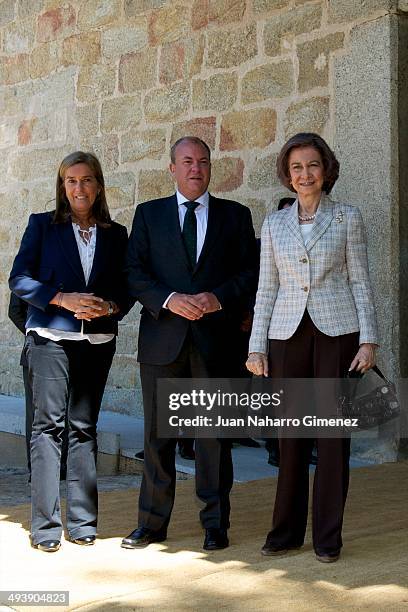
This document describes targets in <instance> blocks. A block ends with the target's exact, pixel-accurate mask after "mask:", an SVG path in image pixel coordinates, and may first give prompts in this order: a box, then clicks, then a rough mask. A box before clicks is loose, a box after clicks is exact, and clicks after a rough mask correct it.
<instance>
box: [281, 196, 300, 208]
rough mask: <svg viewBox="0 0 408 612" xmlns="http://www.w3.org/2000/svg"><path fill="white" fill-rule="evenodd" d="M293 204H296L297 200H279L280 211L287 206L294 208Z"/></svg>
mask: <svg viewBox="0 0 408 612" xmlns="http://www.w3.org/2000/svg"><path fill="white" fill-rule="evenodd" d="M293 202H296V198H281V199H280V200H279V204H278V210H282V208H284V207H285V206H286V204H289V206H292V204H293Z"/></svg>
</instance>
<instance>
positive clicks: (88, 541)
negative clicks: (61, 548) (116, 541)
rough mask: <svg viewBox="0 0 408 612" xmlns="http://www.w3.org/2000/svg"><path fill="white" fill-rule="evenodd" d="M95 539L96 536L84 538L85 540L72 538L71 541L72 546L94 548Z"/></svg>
mask: <svg viewBox="0 0 408 612" xmlns="http://www.w3.org/2000/svg"><path fill="white" fill-rule="evenodd" d="M95 539H96V536H94V535H89V536H84V537H83V538H70V540H69V541H70V542H72V544H79V545H80V546H92V545H93V544H95Z"/></svg>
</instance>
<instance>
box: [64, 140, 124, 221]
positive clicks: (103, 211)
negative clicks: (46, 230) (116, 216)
mask: <svg viewBox="0 0 408 612" xmlns="http://www.w3.org/2000/svg"><path fill="white" fill-rule="evenodd" d="M75 164H87V166H89V167H90V169H91V170H92V172H93V173H94V175H95V178H96V180H97V182H98V185H99V193H98V195H97V196H96V199H95V202H94V203H93V206H92V215H93V216H94V218H95V221H96V223H97V225H100V226H101V227H109V226H110V224H111V222H112V219H111V216H110V214H109V208H108V203H107V201H106V194H105V179H104V178H103V172H102V168H101V164H100V163H99V160H98V158H97V157H96V156H95V155H94V154H93V153H84V152H83V151H75V152H74V153H70V154H69V155H67V156H66V157H64V159H63V160H62V162H61V164H60V167H59V168H58V174H57V184H56V190H55V202H56V206H55V213H54V219H53V222H54V223H65V221H68V219H69V217H70V215H71V206H70V204H69V202H68V199H67V196H66V194H65V186H64V179H65V173H66V171H67V170H68V168H70V167H71V166H75Z"/></svg>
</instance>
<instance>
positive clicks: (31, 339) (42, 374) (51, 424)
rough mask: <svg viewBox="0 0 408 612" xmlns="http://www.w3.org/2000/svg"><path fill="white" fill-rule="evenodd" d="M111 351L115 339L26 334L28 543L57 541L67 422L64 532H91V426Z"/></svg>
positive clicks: (93, 431) (73, 534) (93, 498)
mask: <svg viewBox="0 0 408 612" xmlns="http://www.w3.org/2000/svg"><path fill="white" fill-rule="evenodd" d="M114 353H115V340H112V341H110V342H107V343H104V344H91V343H90V342H88V340H80V341H73V340H61V341H59V342H54V341H53V340H48V339H46V338H42V337H40V336H38V335H37V334H36V333H33V332H30V334H29V335H28V337H27V359H28V368H29V375H30V378H31V383H32V393H33V407H34V422H33V430H32V435H31V510H32V514H31V540H32V543H33V544H38V543H39V542H42V541H44V540H54V539H57V540H60V539H61V534H62V520H61V509H60V495H59V479H60V461H61V447H62V439H63V432H64V429H65V425H66V421H67V422H68V459H67V478H66V480H67V529H68V533H69V536H70V537H71V538H80V537H84V536H88V535H94V534H95V533H96V524H97V509H98V493H97V482H96V456H97V443H96V424H97V420H98V415H99V409H100V405H101V401H102V395H103V391H104V388H105V384H106V380H107V377H108V373H109V369H110V366H111V363H112V359H113V355H114Z"/></svg>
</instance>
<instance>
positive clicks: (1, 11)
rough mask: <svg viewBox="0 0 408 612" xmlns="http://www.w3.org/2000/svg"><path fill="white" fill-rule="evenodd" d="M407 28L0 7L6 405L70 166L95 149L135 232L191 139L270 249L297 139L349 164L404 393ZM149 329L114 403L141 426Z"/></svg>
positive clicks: (72, 5) (307, 1)
mask: <svg viewBox="0 0 408 612" xmlns="http://www.w3.org/2000/svg"><path fill="white" fill-rule="evenodd" d="M407 12H408V5H407V2H406V0H400V1H398V0H364V1H363V0H87V1H86V2H83V1H80V0H63V1H62V0H0V170H1V177H2V180H1V182H0V210H1V217H0V250H1V253H0V255H1V260H0V319H1V328H0V345H1V348H2V350H1V354H0V390H1V392H2V393H6V394H21V393H22V389H23V387H22V377H21V371H20V367H19V357H20V351H21V345H22V338H21V336H20V334H19V332H17V331H16V330H15V329H14V327H13V326H12V324H11V323H10V322H9V321H8V319H7V305H8V298H9V293H8V287H7V277H8V274H9V271H10V267H11V263H12V260H13V257H14V255H15V253H16V250H17V248H18V245H19V242H20V239H21V235H22V232H23V230H24V228H25V226H26V223H27V219H28V215H29V214H30V213H31V212H40V211H44V210H51V209H52V208H53V201H52V199H53V186H54V184H55V178H56V171H57V168H58V165H59V163H60V161H61V159H62V158H63V157H64V156H65V155H66V154H68V153H70V152H72V151H74V150H77V149H83V150H89V151H93V152H94V153H95V154H96V155H97V156H98V157H99V159H100V160H101V162H102V166H103V170H104V173H105V178H106V182H107V196H108V203H109V205H110V209H111V212H112V215H113V217H114V219H116V220H117V221H119V222H121V223H124V224H125V225H126V226H127V227H128V228H130V226H131V221H132V218H133V213H134V207H135V205H137V203H139V202H142V201H144V200H147V199H150V198H154V197H160V196H162V195H166V194H168V193H169V192H171V191H172V190H173V187H174V186H173V182H172V179H171V177H170V175H169V173H168V171H167V166H168V161H169V160H168V153H169V147H170V145H171V143H172V142H174V140H175V139H177V138H178V137H179V136H181V135H184V134H194V135H198V136H200V137H202V138H204V139H205V140H206V142H207V143H208V144H209V146H210V147H211V149H212V151H213V179H212V183H211V185H210V189H211V191H212V192H213V193H215V194H217V195H219V196H222V197H227V198H231V199H236V200H239V201H241V202H243V203H245V204H247V205H249V206H250V208H251V210H252V213H253V219H254V224H255V228H256V232H257V234H258V235H259V233H260V227H261V224H262V221H263V218H264V216H265V214H266V213H267V212H268V211H270V210H273V209H274V208H275V206H276V204H277V200H278V199H279V197H281V196H282V195H287V194H286V192H285V189H283V188H282V187H281V186H280V184H279V183H278V181H277V178H276V170H275V162H276V155H277V152H278V151H279V149H280V147H281V145H282V144H283V142H284V141H285V139H287V138H288V137H289V136H291V135H293V134H294V133H296V132H297V131H300V130H302V131H304V130H312V131H316V132H318V133H320V134H322V135H323V136H324V137H325V138H326V139H327V140H328V142H329V143H330V144H331V145H332V146H333V148H334V150H335V151H336V152H337V153H338V156H339V159H340V162H341V166H342V174H341V179H340V181H339V183H338V186H337V187H336V189H335V192H334V196H335V197H338V198H339V199H342V198H343V199H345V200H346V201H350V202H352V203H355V204H358V205H359V206H360V207H361V209H362V212H363V215H364V217H365V220H366V223H367V230H368V239H369V256H370V265H371V269H372V276H373V282H374V287H375V295H376V300H377V305H378V310H379V319H380V326H381V333H382V345H383V347H384V349H383V352H382V354H381V363H382V364H383V365H384V366H385V369H386V370H387V372H388V373H389V375H390V376H393V377H397V376H398V375H399V374H400V364H402V363H407V347H406V343H405V344H404V343H403V341H402V339H401V337H400V321H401V319H402V313H403V312H406V305H405V304H402V302H401V298H400V292H401V291H402V289H401V283H400V279H401V274H402V273H401V270H400V266H401V257H400V255H401V253H402V251H403V249H404V252H406V248H405V246H404V245H405V242H406V241H401V245H400V241H399V238H398V236H401V235H402V234H403V230H404V228H402V227H401V223H402V222H404V223H406V218H407V215H400V214H399V210H400V209H402V206H403V198H404V197H405V198H406V190H405V191H404V190H402V189H401V188H400V180H399V170H400V168H399V163H400V161H399V160H400V159H401V156H400V157H398V143H399V139H400V134H399V131H398V129H399V128H398V117H399V116H400V118H401V113H403V114H404V111H403V108H404V104H403V101H402V100H401V88H399V87H398V74H401V72H403V70H402V68H401V66H402V65H403V63H404V62H405V65H406V55H407V48H408V45H407V27H406V23H407ZM405 72H406V71H405ZM405 90H406V88H405ZM406 102H407V100H406V99H405V108H406V107H407V104H406ZM404 116H406V111H405V114H404ZM403 124H404V123H403ZM405 125H406V120H405ZM405 157H406V156H405ZM405 175H406V169H405ZM406 205H407V202H406V201H405V206H406ZM406 229H407V228H405V230H406ZM405 233H406V232H405ZM380 257H381V259H380ZM405 291H406V288H405ZM138 315H139V307H137V306H136V307H135V308H134V309H133V311H132V312H131V313H130V314H129V316H128V317H126V319H125V320H124V321H123V322H122V323H121V325H120V336H119V340H118V353H117V356H116V357H115V361H114V365H113V367H112V371H111V375H110V378H109V384H108V389H107V392H106V396H105V406H106V407H108V408H109V409H111V410H117V411H122V412H126V413H129V414H136V413H140V412H141V403H140V388H139V374H138V366H137V362H136V354H135V348H136V343H137V326H138ZM397 438H398V435H396V434H395V432H391V433H390V432H388V433H387V440H386V441H385V442H384V448H383V450H382V451H381V453H380V455H381V456H379V457H378V458H380V459H384V458H388V457H392V456H395V449H396V442H395V441H396V440H397ZM390 440H391V442H390Z"/></svg>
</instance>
